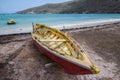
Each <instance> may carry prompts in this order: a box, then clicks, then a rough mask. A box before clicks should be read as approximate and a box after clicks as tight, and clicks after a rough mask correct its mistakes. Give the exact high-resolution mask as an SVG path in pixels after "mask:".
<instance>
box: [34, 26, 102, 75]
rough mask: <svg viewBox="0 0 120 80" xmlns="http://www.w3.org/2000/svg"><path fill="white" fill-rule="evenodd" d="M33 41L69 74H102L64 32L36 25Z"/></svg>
mask: <svg viewBox="0 0 120 80" xmlns="http://www.w3.org/2000/svg"><path fill="white" fill-rule="evenodd" d="M32 39H33V42H34V44H35V45H36V46H37V48H38V49H39V50H40V51H42V52H43V53H44V54H46V55H47V56H48V57H50V58H51V59H53V60H54V61H56V62H57V63H58V64H60V66H61V67H62V68H63V69H64V71H65V72H66V73H68V74H73V75H79V74H97V73H99V72H100V70H99V69H98V68H97V67H96V66H95V65H94V64H93V63H92V62H91V61H90V59H89V58H88V57H87V55H86V54H85V52H84V51H83V50H82V49H81V48H80V47H79V46H78V44H77V43H76V41H74V40H73V39H72V38H71V37H69V36H68V35H67V34H66V33H64V32H62V31H59V30H57V29H55V28H51V27H47V26H45V25H42V24H36V25H34V28H33V32H32Z"/></svg>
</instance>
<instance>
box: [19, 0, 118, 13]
mask: <svg viewBox="0 0 120 80" xmlns="http://www.w3.org/2000/svg"><path fill="white" fill-rule="evenodd" d="M17 13H22V14H25V13H63V14H64V13H65V14H66V13H120V0H73V1H68V2H65V3H59V4H46V5H43V6H38V7H34V8H30V9H26V10H23V11H19V12H17Z"/></svg>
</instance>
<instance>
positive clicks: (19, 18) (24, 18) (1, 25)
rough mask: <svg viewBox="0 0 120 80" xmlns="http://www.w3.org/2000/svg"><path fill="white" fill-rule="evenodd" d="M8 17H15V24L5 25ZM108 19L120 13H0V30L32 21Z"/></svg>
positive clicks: (27, 25) (54, 22) (119, 16)
mask: <svg viewBox="0 0 120 80" xmlns="http://www.w3.org/2000/svg"><path fill="white" fill-rule="evenodd" d="M9 19H15V20H16V24H15V25H7V24H6V23H7V20H9ZM109 19H111V20H113V19H120V14H0V31H2V30H5V29H7V30H9V29H17V28H21V29H22V28H27V29H28V28H31V27H32V23H41V24H46V25H50V26H58V25H64V24H76V23H84V22H90V21H93V22H95V21H99V20H100V21H101V20H109ZM8 32H9V31H8Z"/></svg>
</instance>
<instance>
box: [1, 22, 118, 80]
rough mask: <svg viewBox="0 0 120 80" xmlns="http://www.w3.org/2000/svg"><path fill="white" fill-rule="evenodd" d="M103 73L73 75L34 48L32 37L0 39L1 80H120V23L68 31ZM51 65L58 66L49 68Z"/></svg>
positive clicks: (24, 35) (16, 36) (4, 37)
mask: <svg viewBox="0 0 120 80" xmlns="http://www.w3.org/2000/svg"><path fill="white" fill-rule="evenodd" d="M65 32H66V33H68V34H69V35H70V36H71V37H72V38H74V39H75V40H76V41H77V42H78V43H79V44H80V46H82V47H83V49H84V50H85V51H86V54H88V55H89V56H90V58H91V60H92V61H93V62H94V64H96V65H97V66H98V67H99V68H100V69H101V73H100V74H97V75H69V74H66V73H64V71H63V70H62V69H61V67H60V66H59V65H58V64H56V63H55V62H54V61H52V60H51V59H49V58H48V57H47V56H45V55H43V54H41V53H40V52H39V51H38V49H37V48H36V47H35V46H34V45H33V42H32V39H31V34H29V33H26V34H17V35H6V36H0V80H119V78H120V69H119V67H120V64H119V61H120V54H119V53H120V23H112V24H106V25H100V26H92V27H90V28H82V29H74V30H72V29H69V30H65ZM50 63H54V65H52V66H49V64H50Z"/></svg>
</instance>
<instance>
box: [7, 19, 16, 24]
mask: <svg viewBox="0 0 120 80" xmlns="http://www.w3.org/2000/svg"><path fill="white" fill-rule="evenodd" d="M15 23H16V21H15V20H14V19H10V20H8V21H7V24H15Z"/></svg>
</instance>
